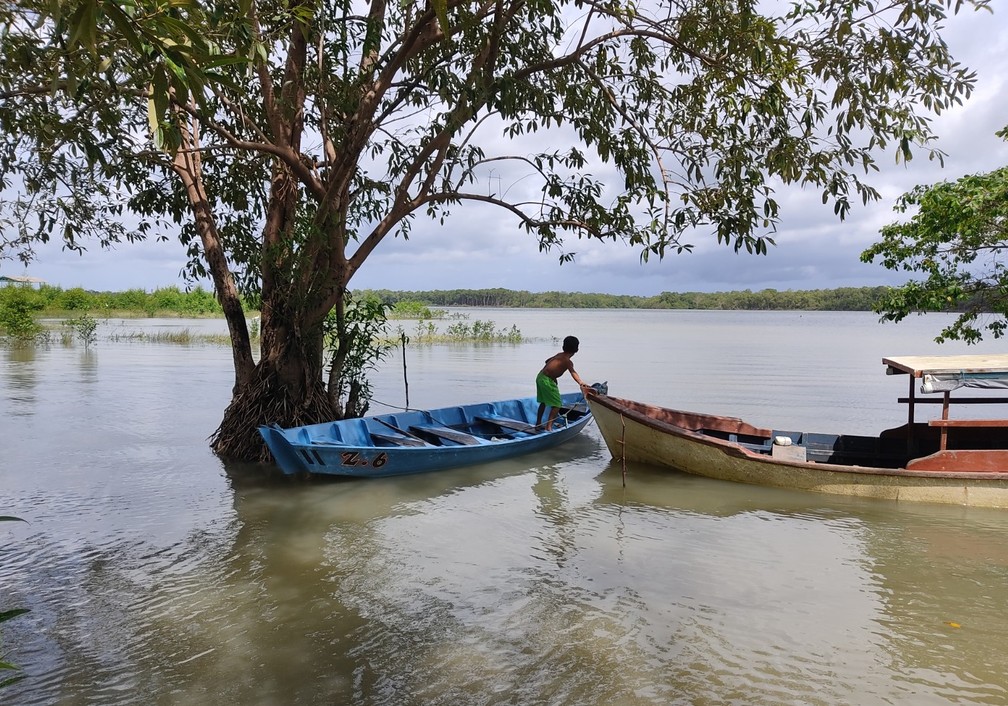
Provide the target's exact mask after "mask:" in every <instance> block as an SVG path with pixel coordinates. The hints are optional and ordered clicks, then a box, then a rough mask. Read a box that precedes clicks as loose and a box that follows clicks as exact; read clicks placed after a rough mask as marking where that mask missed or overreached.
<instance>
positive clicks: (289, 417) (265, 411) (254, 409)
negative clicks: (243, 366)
mask: <svg viewBox="0 0 1008 706" xmlns="http://www.w3.org/2000/svg"><path fill="white" fill-rule="evenodd" d="M337 415H338V413H337V412H336V411H335V410H334V408H333V406H332V405H331V404H330V402H329V397H328V395H326V392H325V387H324V385H323V383H322V381H321V380H319V381H318V384H317V385H316V386H315V387H314V388H313V389H312V390H311V391H309V393H308V394H307V395H304V396H303V397H302V396H300V395H297V396H295V395H293V394H292V390H291V389H290V388H289V387H288V386H287V385H284V384H283V382H282V381H281V379H280V376H279V375H278V374H277V372H276V371H275V370H273V369H272V367H270V368H269V369H267V367H266V366H264V365H263V364H261V363H260V364H259V365H258V366H257V367H256V375H255V379H254V380H253V381H252V382H251V383H250V384H248V385H247V386H245V387H244V388H243V389H241V390H240V391H239V392H238V393H237V394H235V396H234V398H233V399H232V400H231V404H229V405H228V408H227V409H226V410H224V418H223V419H222V420H221V423H220V426H219V427H217V431H215V432H214V433H213V436H211V437H210V448H212V449H213V451H214V453H216V454H217V455H218V456H220V457H221V458H223V459H228V460H234V461H260V462H269V461H272V460H273V457H272V456H271V455H270V453H269V450H268V449H267V448H266V444H265V442H263V440H262V437H261V436H260V435H259V431H258V428H259V425H261V424H279V425H280V426H282V427H294V426H301V425H303V424H315V423H318V422H324V421H330V420H333V419H336V418H337Z"/></svg>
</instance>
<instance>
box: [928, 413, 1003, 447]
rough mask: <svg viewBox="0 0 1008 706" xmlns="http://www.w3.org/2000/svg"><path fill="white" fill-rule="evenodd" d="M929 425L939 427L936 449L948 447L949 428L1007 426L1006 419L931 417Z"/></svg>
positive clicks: (995, 427)
mask: <svg viewBox="0 0 1008 706" xmlns="http://www.w3.org/2000/svg"><path fill="white" fill-rule="evenodd" d="M928 426H930V427H939V428H940V429H941V438H940V439H939V441H938V449H939V450H940V451H944V450H945V449H947V448H948V433H949V429H998V428H1005V427H1008V419H932V420H930V421H929V422H928Z"/></svg>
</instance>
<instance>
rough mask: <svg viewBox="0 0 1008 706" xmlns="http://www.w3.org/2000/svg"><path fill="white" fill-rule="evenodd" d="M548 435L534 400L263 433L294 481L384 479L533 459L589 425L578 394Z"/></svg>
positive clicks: (275, 428)
mask: <svg viewBox="0 0 1008 706" xmlns="http://www.w3.org/2000/svg"><path fill="white" fill-rule="evenodd" d="M561 399H562V400H563V404H564V406H563V407H562V408H561V410H560V414H559V415H558V416H557V418H556V420H554V422H553V428H552V429H551V430H550V431H546V430H545V429H543V428H541V427H536V426H535V419H536V412H537V410H538V407H539V404H538V403H537V402H536V400H535V398H534V397H527V398H524V399H514V400H501V401H498V402H481V403H477V404H466V405H460V406H457V407H444V408H442V409H431V410H425V411H414V410H411V411H404V412H395V413H391V414H380V415H376V416H373V417H364V418H356V419H343V420H340V421H337V422H325V423H322V424H310V425H307V426H303V427H292V428H290V429H283V428H281V427H279V426H277V425H275V424H271V425H268V426H261V427H259V433H260V434H262V437H263V439H265V440H266V445H267V446H268V447H269V450H270V453H272V454H273V458H274V459H275V460H276V462H277V465H279V466H280V469H281V470H282V471H283V472H284V473H286V474H288V475H295V474H301V473H310V474H316V475H337V476H358V477H365V478H382V477H385V476H398V475H405V474H408V473H427V472H429V471H439V470H443V469H446V468H457V467H459V466H469V465H474V464H477V463H490V462H491V461H499V460H500V459H504V458H511V457H514V456H521V455H524V454H531V453H535V452H537V451H541V450H543V449H546V448H549V447H551V446H556V445H557V444H561V443H563V442H565V441H567V440H568V439H571V438H573V437H574V436H576V435H577V434H578V433H580V432H581V430H582V429H584V428H585V426H586V425H587V424H588V422H590V421H591V418H592V416H591V412H590V411H589V409H588V405H587V404H586V402H585V398H584V395H582V394H581V393H580V392H573V393H568V394H566V395H562V396H561Z"/></svg>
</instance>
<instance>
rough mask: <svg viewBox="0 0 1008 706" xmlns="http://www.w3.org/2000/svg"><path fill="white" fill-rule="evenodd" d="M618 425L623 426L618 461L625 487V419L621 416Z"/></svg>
mask: <svg viewBox="0 0 1008 706" xmlns="http://www.w3.org/2000/svg"><path fill="white" fill-rule="evenodd" d="M619 420H620V424H622V425H623V431H622V432H620V440H619V445H620V459H621V460H622V461H623V487H624V488H625V487H626V419H625V418H624V417H623V415H622V414H621V415H620V418H619Z"/></svg>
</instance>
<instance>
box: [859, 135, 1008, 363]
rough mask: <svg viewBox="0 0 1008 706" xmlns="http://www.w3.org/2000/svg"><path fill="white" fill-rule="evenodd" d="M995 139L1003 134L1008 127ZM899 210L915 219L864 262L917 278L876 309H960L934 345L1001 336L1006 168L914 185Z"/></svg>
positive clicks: (1007, 231) (893, 315) (895, 314)
mask: <svg viewBox="0 0 1008 706" xmlns="http://www.w3.org/2000/svg"><path fill="white" fill-rule="evenodd" d="M998 134H999V135H1000V136H1002V137H1008V128H1005V129H1004V130H1002V131H1000V132H999V133H998ZM896 210H897V211H899V212H901V213H907V212H912V214H913V215H912V216H911V217H910V219H909V220H908V221H906V222H905V223H893V224H890V225H887V226H886V227H884V228H883V229H882V231H881V235H882V239H881V240H880V241H879V242H877V243H875V244H874V245H872V247H870V248H868V249H867V250H865V251H864V253H862V255H861V259H862V260H864V261H865V262H871V261H873V260H880V261H881V263H882V264H883V265H884V266H885V267H886V268H888V269H890V270H900V271H904V272H909V273H919V274H920V275H921V277H922V278H919V279H911V280H910V281H908V282H907V283H906V284H904V285H903V286H902V287H898V288H895V289H892V290H890V291H888V293H887V294H886V295H885V296H884V297H883V298H882V299H881V300H880V301H879V303H878V305H877V307H876V310H877V311H878V312H879V313H881V314H882V315H883V318H884V319H886V320H889V321H900V320H902V319H904V318H906V317H907V316H908V315H909V314H911V313H913V312H918V313H919V312H925V311H960V312H961V313H960V315H959V316H958V317H957V318H956V320H955V321H954V322H953V323H952V324H950V325H949V326H947V327H945V328H944V329H943V330H942V332H941V333H940V334H939V335H938V337H937V340H938V341H944V340H949V339H950V340H964V341H967V342H969V343H975V342H977V341H979V340H980V339H982V338H983V336H984V332H985V331H986V332H987V333H990V334H991V335H992V336H993V337H994V338H1001V337H1002V336H1003V335H1004V334H1005V331H1006V327H1008V269H1006V264H1005V261H1004V253H1005V250H1006V248H1008V167H1003V168H1001V169H996V170H994V171H993V172H990V173H988V174H973V175H968V176H964V177H962V178H960V179H957V180H956V181H954V182H940V183H937V184H933V185H930V186H917V187H916V188H914V189H913V190H912V191H910V192H909V193H906V194H904V195H903V196H901V197H900V199H899V200H898V201H897V203H896Z"/></svg>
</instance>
